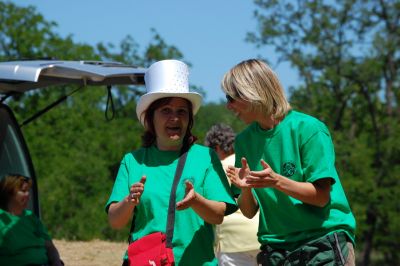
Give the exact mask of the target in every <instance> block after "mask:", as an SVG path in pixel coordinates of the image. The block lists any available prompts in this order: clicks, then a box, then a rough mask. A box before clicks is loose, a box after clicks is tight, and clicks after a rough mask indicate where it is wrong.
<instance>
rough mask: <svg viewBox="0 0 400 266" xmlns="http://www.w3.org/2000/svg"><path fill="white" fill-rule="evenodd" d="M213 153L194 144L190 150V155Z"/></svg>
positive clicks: (211, 150)
mask: <svg viewBox="0 0 400 266" xmlns="http://www.w3.org/2000/svg"><path fill="white" fill-rule="evenodd" d="M212 152H213V149H211V148H209V147H207V146H204V145H201V144H193V145H192V146H191V147H190V149H189V154H210V153H212Z"/></svg>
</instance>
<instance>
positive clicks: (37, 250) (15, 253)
mask: <svg viewBox="0 0 400 266" xmlns="http://www.w3.org/2000/svg"><path fill="white" fill-rule="evenodd" d="M46 240H50V236H49V234H48V233H47V230H46V228H45V227H44V226H43V224H42V222H41V221H40V220H39V219H38V218H37V217H36V216H35V215H34V214H33V213H32V212H31V211H29V210H25V211H24V212H23V213H22V215H21V216H16V215H12V214H10V213H9V212H6V211H4V210H2V209H0V265H13V266H18V265H27V264H46V263H48V258H47V251H46V247H45V242H46Z"/></svg>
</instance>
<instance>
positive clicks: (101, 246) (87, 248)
mask: <svg viewBox="0 0 400 266" xmlns="http://www.w3.org/2000/svg"><path fill="white" fill-rule="evenodd" d="M53 242H54V245H55V246H56V247H57V249H58V251H59V252H60V256H61V259H62V260H63V261H64V263H65V266H121V264H122V256H123V254H124V252H125V250H126V248H127V247H128V243H126V242H107V241H102V240H92V241H89V242H82V241H65V240H55V239H53Z"/></svg>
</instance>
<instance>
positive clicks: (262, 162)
mask: <svg viewBox="0 0 400 266" xmlns="http://www.w3.org/2000/svg"><path fill="white" fill-rule="evenodd" d="M261 166H262V167H263V168H264V169H267V168H271V166H269V164H267V163H266V162H265V161H264V159H262V160H261Z"/></svg>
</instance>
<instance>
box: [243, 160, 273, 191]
mask: <svg viewBox="0 0 400 266" xmlns="http://www.w3.org/2000/svg"><path fill="white" fill-rule="evenodd" d="M261 166H262V167H263V168H264V169H263V170H261V171H250V172H249V174H248V176H247V177H246V178H245V180H246V183H247V184H248V185H249V186H250V187H252V188H264V187H274V186H275V185H276V183H277V182H278V179H277V174H276V173H275V172H274V170H272V168H271V167H270V166H269V165H268V164H267V163H266V162H265V161H264V160H261Z"/></svg>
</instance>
